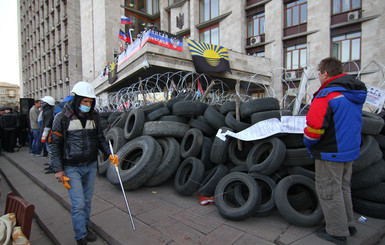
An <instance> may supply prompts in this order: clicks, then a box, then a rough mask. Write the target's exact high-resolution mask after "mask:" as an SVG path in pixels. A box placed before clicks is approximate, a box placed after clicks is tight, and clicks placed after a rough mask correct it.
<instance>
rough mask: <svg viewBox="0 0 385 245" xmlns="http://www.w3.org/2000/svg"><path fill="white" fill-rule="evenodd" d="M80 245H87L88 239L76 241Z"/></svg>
mask: <svg viewBox="0 0 385 245" xmlns="http://www.w3.org/2000/svg"><path fill="white" fill-rule="evenodd" d="M76 242H77V244H78V245H87V244H88V242H87V238H85V237H83V238H82V239H79V240H76Z"/></svg>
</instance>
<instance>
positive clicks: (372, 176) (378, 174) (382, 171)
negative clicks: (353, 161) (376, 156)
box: [351, 159, 385, 190]
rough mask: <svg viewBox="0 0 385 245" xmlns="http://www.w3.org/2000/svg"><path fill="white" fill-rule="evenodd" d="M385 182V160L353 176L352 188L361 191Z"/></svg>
mask: <svg viewBox="0 0 385 245" xmlns="http://www.w3.org/2000/svg"><path fill="white" fill-rule="evenodd" d="M384 180H385V160H384V159H381V160H380V161H378V162H375V163H372V164H371V165H370V166H369V167H367V168H365V169H364V170H362V171H360V172H356V173H354V174H352V179H351V188H352V190H354V189H360V188H366V187H369V186H373V185H376V184H378V183H380V182H382V181H384Z"/></svg>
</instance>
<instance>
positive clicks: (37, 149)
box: [31, 129, 41, 155]
mask: <svg viewBox="0 0 385 245" xmlns="http://www.w3.org/2000/svg"><path fill="white" fill-rule="evenodd" d="M32 136H33V139H32V149H31V150H32V154H36V155H40V153H41V139H40V129H32Z"/></svg>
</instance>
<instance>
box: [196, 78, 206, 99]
mask: <svg viewBox="0 0 385 245" xmlns="http://www.w3.org/2000/svg"><path fill="white" fill-rule="evenodd" d="M197 86H198V91H199V93H200V95H201V96H202V95H203V94H204V91H203V88H202V85H201V83H200V82H199V79H197Z"/></svg>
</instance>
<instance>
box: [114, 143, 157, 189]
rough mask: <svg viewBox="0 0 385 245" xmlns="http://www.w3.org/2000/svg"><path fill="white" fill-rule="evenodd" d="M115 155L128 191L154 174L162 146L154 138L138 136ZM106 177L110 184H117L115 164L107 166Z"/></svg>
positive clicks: (124, 185)
mask: <svg viewBox="0 0 385 245" xmlns="http://www.w3.org/2000/svg"><path fill="white" fill-rule="evenodd" d="M116 155H117V156H118V159H119V161H120V163H119V166H118V169H119V172H120V177H121V180H122V183H123V187H124V189H125V190H126V191H128V190H134V189H136V188H138V187H140V186H141V185H143V184H144V183H146V182H147V181H148V180H149V179H150V178H151V177H152V176H153V175H154V174H155V172H156V170H157V169H158V167H159V165H160V163H161V159H162V148H161V147H160V145H159V144H158V142H157V141H156V140H155V139H154V138H152V137H150V136H140V137H137V138H135V139H133V140H131V141H129V142H128V143H126V144H125V145H124V146H123V147H121V148H120V150H119V151H118V152H117V153H116ZM107 179H108V181H109V182H110V183H111V184H113V185H119V178H118V175H117V173H116V170H115V165H110V166H109V168H108V170H107ZM119 188H120V187H119Z"/></svg>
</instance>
